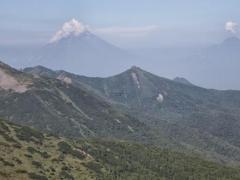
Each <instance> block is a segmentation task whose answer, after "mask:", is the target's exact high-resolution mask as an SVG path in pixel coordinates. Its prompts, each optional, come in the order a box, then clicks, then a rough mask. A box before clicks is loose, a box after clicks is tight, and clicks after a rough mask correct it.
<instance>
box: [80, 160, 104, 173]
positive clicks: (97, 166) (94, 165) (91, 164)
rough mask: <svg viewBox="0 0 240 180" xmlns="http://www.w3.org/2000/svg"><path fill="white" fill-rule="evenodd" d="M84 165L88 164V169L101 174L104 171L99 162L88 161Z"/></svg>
mask: <svg viewBox="0 0 240 180" xmlns="http://www.w3.org/2000/svg"><path fill="white" fill-rule="evenodd" d="M83 165H84V166H86V167H87V168H88V169H90V170H92V171H94V172H96V173H97V174H101V173H102V171H101V169H102V166H101V164H99V163H96V162H88V163H84V164H83Z"/></svg>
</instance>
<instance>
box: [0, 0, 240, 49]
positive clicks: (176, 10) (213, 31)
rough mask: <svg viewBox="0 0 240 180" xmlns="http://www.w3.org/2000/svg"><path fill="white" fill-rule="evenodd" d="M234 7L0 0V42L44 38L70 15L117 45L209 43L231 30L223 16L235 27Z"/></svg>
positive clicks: (189, 1) (219, 1)
mask: <svg viewBox="0 0 240 180" xmlns="http://www.w3.org/2000/svg"><path fill="white" fill-rule="evenodd" d="M239 9H240V1H239V0H201V1H197V0H168V1H165V0H164V1H163V0H121V1H117V0H68V1H66V0H1V1H0V32H1V33H0V44H1V45H5V44H32V43H34V44H39V43H40V44H45V43H47V41H48V40H49V39H50V38H51V37H52V35H53V34H54V32H55V31H57V30H58V29H59V28H60V27H61V26H62V24H63V23H64V22H66V21H68V20H70V19H72V18H75V19H77V20H79V21H81V22H83V23H85V24H86V25H88V26H89V27H90V28H91V29H93V30H94V31H95V33H96V34H98V35H100V36H101V37H103V38H104V39H107V40H109V41H111V42H113V43H115V44H117V45H119V46H123V47H139V46H140V47H158V46H162V45H163V46H165V45H176V46H178V45H180V44H181V45H192V44H207V43H214V42H218V41H221V40H222V39H224V38H225V37H226V36H230V35H231V33H230V31H231V29H230V30H229V31H228V32H226V30H225V27H224V26H225V23H226V22H232V23H233V24H229V25H230V28H231V27H233V26H234V25H235V28H237V24H238V23H240V11H239ZM234 23H235V24H234ZM232 33H233V32H232ZM235 35H237V36H238V32H237V30H236V32H235Z"/></svg>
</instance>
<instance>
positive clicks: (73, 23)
mask: <svg viewBox="0 0 240 180" xmlns="http://www.w3.org/2000/svg"><path fill="white" fill-rule="evenodd" d="M88 29H89V28H88V26H87V25H84V24H83V23H81V22H79V21H77V20H76V19H74V18H73V19H72V20H70V21H68V22H65V23H64V24H63V26H62V28H61V29H60V30H59V31H57V32H56V33H55V34H54V36H53V37H52V38H51V40H50V42H51V43H52V42H56V41H59V40H60V39H62V38H64V37H67V36H69V35H74V36H78V35H79V34H81V33H82V32H85V31H87V30H88Z"/></svg>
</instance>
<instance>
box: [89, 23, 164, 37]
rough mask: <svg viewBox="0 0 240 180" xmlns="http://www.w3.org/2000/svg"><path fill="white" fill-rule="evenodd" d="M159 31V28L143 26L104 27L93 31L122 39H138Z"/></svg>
mask: <svg viewBox="0 0 240 180" xmlns="http://www.w3.org/2000/svg"><path fill="white" fill-rule="evenodd" d="M157 30H159V26H156V25H151V26H143V27H106V28H97V29H93V31H94V32H95V33H100V34H106V35H118V36H122V37H139V36H145V35H147V34H150V33H153V32H155V31H157Z"/></svg>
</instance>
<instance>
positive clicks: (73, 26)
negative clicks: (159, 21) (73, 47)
mask: <svg viewBox="0 0 240 180" xmlns="http://www.w3.org/2000/svg"><path fill="white" fill-rule="evenodd" d="M157 30H159V26H156V25H150V26H142V27H105V28H94V27H89V26H87V25H85V24H83V23H81V22H79V21H77V20H76V19H74V18H73V19H72V20H70V21H68V22H65V23H64V24H63V26H62V27H61V29H60V30H59V31H57V32H56V33H55V34H54V35H53V37H52V38H51V39H50V41H49V42H50V43H53V42H57V41H59V40H60V39H62V38H65V37H67V36H69V35H74V36H78V35H80V34H81V33H83V32H86V31H90V32H93V33H95V34H99V35H107V36H118V37H144V36H146V35H148V34H151V33H153V32H155V31H157Z"/></svg>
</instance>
